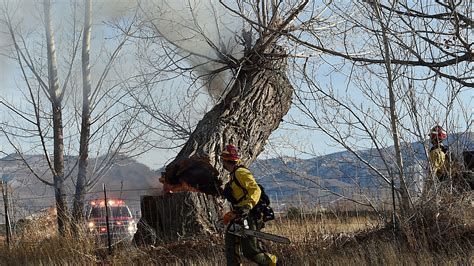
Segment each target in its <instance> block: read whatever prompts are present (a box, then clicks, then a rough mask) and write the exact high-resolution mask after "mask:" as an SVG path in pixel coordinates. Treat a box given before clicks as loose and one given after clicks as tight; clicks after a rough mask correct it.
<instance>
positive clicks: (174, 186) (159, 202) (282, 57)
mask: <svg viewBox="0 0 474 266" xmlns="http://www.w3.org/2000/svg"><path fill="white" fill-rule="evenodd" d="M186 3H187V6H185V7H180V6H179V4H178V3H174V2H172V1H161V2H160V3H157V4H152V3H148V2H147V3H146V4H145V3H142V9H143V10H145V14H146V15H147V21H148V22H149V24H148V25H150V28H151V29H152V30H153V32H154V33H155V34H156V35H158V36H159V37H160V38H162V39H165V40H166V42H165V43H166V44H167V45H169V47H173V49H174V51H176V53H178V54H179V55H181V56H182V57H183V58H185V59H186V60H187V62H188V63H190V64H191V65H193V66H194V68H193V69H194V71H196V72H197V73H198V75H199V77H200V78H201V80H203V81H204V83H205V84H206V85H207V88H208V92H209V94H210V95H211V97H213V100H214V101H215V102H216V104H215V105H214V107H213V108H212V109H211V110H210V111H208V112H207V113H206V114H205V115H204V117H203V118H202V119H201V120H200V121H199V122H198V123H197V125H196V127H195V128H194V130H193V131H192V133H191V134H190V135H189V138H188V140H187V141H186V143H185V144H184V145H183V147H182V149H181V151H180V152H179V153H178V155H177V156H176V158H175V159H174V161H172V162H171V163H170V164H169V165H168V166H167V167H166V171H165V173H164V174H163V176H162V178H161V180H162V181H163V182H164V183H165V190H167V191H169V192H172V191H178V190H183V189H188V188H189V187H192V188H193V189H191V190H193V191H195V190H198V191H202V192H206V193H207V194H210V195H216V194H217V192H218V186H219V185H220V184H222V181H221V180H223V179H224V171H223V168H222V165H221V164H219V163H218V156H219V154H220V152H221V151H222V149H223V147H224V146H225V145H226V144H229V143H232V144H234V145H236V146H237V147H239V150H240V154H241V161H242V163H243V164H244V165H247V166H248V165H250V164H251V163H252V162H253V161H254V160H255V159H256V158H257V156H258V155H259V154H260V153H261V152H262V151H263V149H264V146H265V144H266V142H267V139H268V138H269V136H270V134H271V133H272V132H273V131H274V130H275V129H277V128H278V126H279V124H280V122H281V121H282V119H283V117H284V116H285V115H286V113H287V112H288V110H289V108H290V105H291V98H292V94H293V87H292V85H291V84H290V82H289V80H288V78H287V76H286V66H287V64H286V60H287V59H286V58H287V55H286V53H285V50H284V49H283V48H282V47H281V46H279V45H278V44H277V41H278V38H279V36H280V35H281V30H283V29H284V28H285V27H286V26H288V24H289V22H290V21H291V20H292V19H293V18H294V16H296V14H298V12H299V11H300V10H301V9H302V8H304V6H306V4H307V3H308V1H303V2H302V3H301V4H300V5H298V6H296V7H297V9H296V10H291V12H290V15H289V17H288V20H281V19H280V18H279V15H278V14H280V12H284V11H282V10H280V9H279V8H280V6H279V5H277V4H276V3H273V4H271V5H269V6H268V8H266V9H265V10H262V11H261V13H258V14H257V16H259V18H260V19H263V20H261V21H263V22H262V23H263V24H262V25H260V26H259V30H258V31H253V30H252V29H251V28H252V25H248V24H247V25H246V27H247V28H248V30H246V29H243V28H242V25H243V23H244V21H245V19H244V18H243V17H240V16H238V15H235V14H234V13H233V12H234V11H233V9H232V7H230V6H226V5H225V4H224V3H221V2H218V1H200V2H198V1H190V2H186ZM147 4H148V5H149V6H147ZM242 4H243V3H242ZM235 8H240V7H237V6H235ZM170 9H171V10H170ZM183 10H184V11H183ZM171 14H172V16H171ZM210 14H213V16H210ZM229 18H231V19H234V20H236V21H228V20H229ZM209 20H210V21H209ZM211 22H212V23H211ZM244 24H245V23H244ZM233 26H235V28H233V29H232V27H233ZM213 30H214V31H213ZM254 32H255V33H256V34H254ZM226 38H227V39H226ZM179 62H181V60H176V61H173V62H172V63H173V64H179ZM228 77H230V78H229V79H226V78H228ZM191 157H205V158H207V159H206V160H207V162H204V161H203V160H199V159H189V158H191ZM217 177H219V179H217ZM178 185H179V186H178ZM183 194H185V193H174V194H165V195H163V196H160V197H155V198H153V197H150V198H144V199H143V201H142V214H143V219H142V221H143V222H146V223H148V225H150V226H151V227H152V228H154V229H155V230H156V231H157V235H158V237H159V238H160V239H162V240H163V241H172V240H176V239H177V237H178V235H180V236H186V235H194V234H199V233H203V232H204V233H206V232H209V231H211V232H212V231H215V230H216V228H215V224H216V222H217V220H218V219H219V218H220V217H221V215H222V213H221V204H222V202H221V201H219V200H218V199H216V198H215V197H211V196H208V195H205V194H203V195H199V194H201V193H197V194H196V195H191V194H190V193H187V194H186V196H184V195H183ZM190 203H191V205H193V206H192V208H189V205H190ZM157 206H160V207H159V209H156V208H157ZM160 208H161V209H160ZM162 209H167V211H166V214H165V212H164V211H163V210H162ZM150 210H152V211H150ZM170 210H176V212H177V213H187V217H186V218H184V219H183V218H180V217H174V216H173V217H169V215H167V214H169V213H173V212H172V211H170ZM185 216H186V214H185ZM165 224H168V225H169V227H167V226H165ZM190 224H192V225H190ZM203 225H204V226H203ZM170 231H171V232H173V231H175V232H174V235H170V234H169V232H170ZM139 232H140V228H139ZM142 235H143V234H142Z"/></svg>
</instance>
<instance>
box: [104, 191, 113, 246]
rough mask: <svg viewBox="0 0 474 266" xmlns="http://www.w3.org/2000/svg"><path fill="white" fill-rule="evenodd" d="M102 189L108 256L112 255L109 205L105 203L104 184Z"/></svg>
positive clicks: (105, 192)
mask: <svg viewBox="0 0 474 266" xmlns="http://www.w3.org/2000/svg"><path fill="white" fill-rule="evenodd" d="M102 188H103V189H104V204H105V225H106V228H107V245H108V248H109V255H111V254H112V239H111V238H110V225H109V204H108V202H107V190H106V189H105V184H102Z"/></svg>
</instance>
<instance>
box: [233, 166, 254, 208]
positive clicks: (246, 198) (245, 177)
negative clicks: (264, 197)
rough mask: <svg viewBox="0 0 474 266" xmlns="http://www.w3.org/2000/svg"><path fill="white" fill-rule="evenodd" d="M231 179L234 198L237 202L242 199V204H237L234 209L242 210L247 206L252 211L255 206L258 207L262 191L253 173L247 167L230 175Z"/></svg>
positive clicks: (238, 169)
mask: <svg viewBox="0 0 474 266" xmlns="http://www.w3.org/2000/svg"><path fill="white" fill-rule="evenodd" d="M230 178H231V180H230V182H232V183H231V184H230V186H231V188H232V196H233V197H234V199H236V200H240V199H241V200H240V202H238V203H237V204H235V205H234V206H233V207H234V208H242V207H244V206H245V207H247V208H249V209H252V208H253V207H254V206H255V205H257V203H258V201H259V200H260V195H261V193H262V191H261V190H260V188H259V187H258V184H257V182H256V181H255V178H254V177H253V175H252V173H251V172H250V171H249V170H248V169H247V168H245V167H239V168H237V170H235V172H234V173H233V174H231V175H230ZM234 178H235V179H237V181H238V182H239V184H240V186H239V184H237V183H236V180H234ZM241 186H242V187H241ZM245 190H246V191H245ZM246 192H247V193H246Z"/></svg>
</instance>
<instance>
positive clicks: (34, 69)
mask: <svg viewBox="0 0 474 266" xmlns="http://www.w3.org/2000/svg"><path fill="white" fill-rule="evenodd" d="M85 3H86V10H85V21H86V24H85V27H84V30H83V31H81V30H78V29H77V27H80V26H78V25H80V23H78V20H77V17H76V12H77V10H78V9H79V8H78V3H77V2H72V8H73V10H72V14H73V16H72V18H71V24H70V25H71V26H72V30H71V31H70V33H71V35H70V36H71V39H70V40H69V42H70V43H68V44H70V45H71V46H69V47H68V48H70V50H69V52H70V53H69V54H68V53H67V52H65V53H63V56H62V57H61V58H66V65H65V66H64V65H62V64H58V62H57V57H58V56H57V54H58V52H57V51H56V49H55V34H54V32H53V25H52V15H51V11H50V10H51V5H52V4H51V2H50V1H47V0H45V1H44V2H43V6H44V11H45V22H46V23H45V32H46V35H44V36H46V38H45V40H46V44H47V45H46V48H47V49H46V51H47V54H46V56H45V57H43V56H42V53H41V48H42V47H40V48H39V49H37V50H36V49H35V48H34V46H29V43H28V41H27V39H26V38H24V35H23V33H22V32H21V27H19V26H18V25H17V24H15V21H14V20H13V18H14V12H13V11H12V10H11V9H9V6H8V5H5V6H4V8H5V9H4V10H2V11H3V16H4V17H3V18H4V19H3V20H2V22H4V24H5V25H6V26H7V28H8V29H9V32H8V34H9V36H10V37H11V40H12V51H13V55H12V56H10V55H9V54H8V53H5V55H7V56H9V57H10V59H13V60H14V61H15V62H16V63H17V64H18V66H19V68H20V70H21V73H22V80H23V81H24V82H25V84H26V90H25V92H24V93H23V94H22V95H23V96H24V100H23V102H22V101H17V100H15V99H7V98H6V97H2V99H1V104H2V106H3V107H5V108H6V109H5V110H7V112H6V114H8V115H9V116H10V117H11V119H10V120H6V121H2V125H1V130H2V132H3V133H4V135H5V136H6V138H7V140H8V141H9V142H10V144H11V146H12V148H14V150H15V152H16V153H17V154H18V156H20V160H21V161H22V162H23V163H24V164H25V165H26V166H27V167H28V169H29V170H30V171H31V172H32V173H33V174H34V175H35V176H36V177H37V178H38V179H39V180H41V181H42V182H43V183H44V184H46V185H49V186H53V187H54V188H55V194H56V205H57V209H58V225H59V230H60V233H61V234H64V233H66V231H67V229H68V223H69V220H70V219H69V217H70V214H69V212H68V205H67V198H66V196H67V195H66V193H67V192H68V191H69V190H67V184H66V183H65V182H66V181H67V179H68V178H69V177H70V176H71V175H73V173H75V171H76V170H77V172H78V178H77V180H76V181H77V182H74V181H75V180H74V179H73V178H70V179H69V180H72V181H73V183H74V186H75V188H76V194H75V198H74V199H75V201H74V208H73V212H72V216H73V218H74V219H75V222H76V223H75V225H81V221H82V218H83V217H82V214H83V208H84V200H85V193H86V192H87V191H88V190H90V189H92V188H93V187H94V185H95V184H96V183H97V182H98V181H99V180H100V178H101V177H102V176H103V175H104V174H105V173H106V172H107V171H108V170H109V169H110V167H111V166H112V164H113V163H114V162H115V161H117V160H119V159H121V157H123V156H122V155H128V156H133V155H134V154H137V153H139V152H141V149H142V148H143V145H142V144H140V141H141V140H142V137H143V136H144V134H145V133H146V131H147V130H146V129H142V128H137V127H136V126H135V124H134V121H135V119H136V117H137V114H138V112H139V109H138V108H136V107H135V106H134V105H130V103H129V99H128V98H127V91H126V89H124V87H125V86H126V82H127V79H129V78H130V76H131V75H132V72H131V71H130V70H128V73H129V74H130V75H129V76H126V75H122V76H121V78H120V79H117V78H116V77H111V76H112V75H110V73H113V74H114V75H119V74H118V73H119V72H120V71H121V69H119V68H114V67H115V64H116V62H117V61H119V59H120V55H121V51H122V48H123V47H124V46H125V43H126V41H127V37H122V38H116V39H117V40H118V42H117V44H116V45H115V47H114V49H112V52H110V53H108V49H101V51H102V53H104V54H105V56H106V59H105V60H104V61H103V62H105V63H104V67H103V69H102V71H101V72H98V79H97V82H96V84H95V86H94V87H93V83H92V81H91V80H92V79H91V70H90V69H91V63H90V48H91V45H90V39H91V36H90V35H91V34H90V31H91V9H92V7H91V2H90V1H87V2H85ZM82 33H83V34H82ZM41 36H43V35H41ZM41 40H43V39H40V41H41ZM81 40H82V51H83V53H82V59H83V64H82V66H83V82H82V85H83V90H82V92H83V94H82V97H81V99H82V100H81V101H77V102H74V101H75V97H76V93H75V92H76V91H80V89H78V86H77V85H78V84H80V82H78V81H77V80H76V72H77V71H76V64H75V62H76V61H77V60H76V55H77V52H78V50H79V47H80V44H81ZM39 43H41V42H39ZM102 57H103V55H102V54H101V53H98V58H102ZM43 59H46V61H47V62H48V64H47V66H48V68H47V69H48V72H47V73H45V72H44V70H45V69H46V66H45V65H44V64H43V61H42V60H43ZM61 70H62V71H64V72H62V73H61ZM96 73H97V72H96ZM61 74H64V75H63V76H62V75H61ZM45 78H47V80H48V81H47V82H46V81H44V80H45ZM59 80H64V84H63V86H60V83H59ZM18 91H19V92H23V91H24V90H22V88H21V87H20V88H19V90H18ZM19 94H20V95H21V93H19ZM44 102H46V103H50V104H51V111H50V110H49V109H50V108H47V105H45V104H44ZM76 103H77V104H78V105H80V106H81V108H76V106H75V104H76ZM77 109H80V110H81V111H77ZM92 114H95V116H92ZM63 119H65V120H63ZM77 120H80V122H79V123H77V122H76V121H77ZM75 123H77V124H79V125H76V126H75ZM76 129H77V130H76ZM65 135H66V136H65ZM78 135H79V136H80V137H79V140H78V139H77V138H76V137H75V136H78ZM65 140H67V141H68V143H67V145H66V147H67V148H68V150H67V151H65V150H64V147H65V144H64V141H65ZM51 142H52V143H51ZM28 143H31V144H28ZM75 147H78V150H79V156H77V160H74V159H73V160H67V161H66V159H65V154H67V155H71V156H67V157H68V158H76V157H75V155H76V154H74V153H75V151H76V148H75ZM38 148H39V149H38ZM51 148H53V150H54V152H53V158H52V161H51V159H50V156H51V154H50V151H49V150H50V149H51ZM38 151H40V152H41V153H42V155H43V159H44V161H43V160H41V161H42V162H46V164H47V167H48V169H49V171H50V172H51V174H52V176H53V182H51V181H49V178H48V172H45V171H44V165H42V162H34V163H33V162H31V161H30V160H29V159H28V155H29V154H28V152H30V153H36V152H38ZM91 151H92V152H93V153H94V157H95V159H94V161H93V163H92V165H90V164H89V160H90V159H89V155H90V154H91ZM74 228H75V227H74ZM75 229H77V228H75Z"/></svg>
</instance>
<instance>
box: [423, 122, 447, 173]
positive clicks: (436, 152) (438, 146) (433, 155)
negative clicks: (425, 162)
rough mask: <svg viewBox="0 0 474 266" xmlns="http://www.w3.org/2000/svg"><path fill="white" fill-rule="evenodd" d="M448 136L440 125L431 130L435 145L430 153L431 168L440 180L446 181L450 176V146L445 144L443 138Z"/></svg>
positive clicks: (431, 138) (432, 141) (432, 140)
mask: <svg viewBox="0 0 474 266" xmlns="http://www.w3.org/2000/svg"><path fill="white" fill-rule="evenodd" d="M447 137H448V134H446V131H444V129H443V128H442V127H441V126H439V125H436V126H434V127H433V128H432V129H431V131H430V140H431V144H432V145H433V146H432V147H431V149H430V151H429V153H428V157H429V162H430V166H431V168H430V169H431V171H433V173H434V174H435V176H436V177H437V178H438V180H439V181H445V180H447V178H448V171H447V161H448V160H449V158H448V156H449V155H448V148H447V147H446V146H444V145H443V140H445V139H446V138H447Z"/></svg>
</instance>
